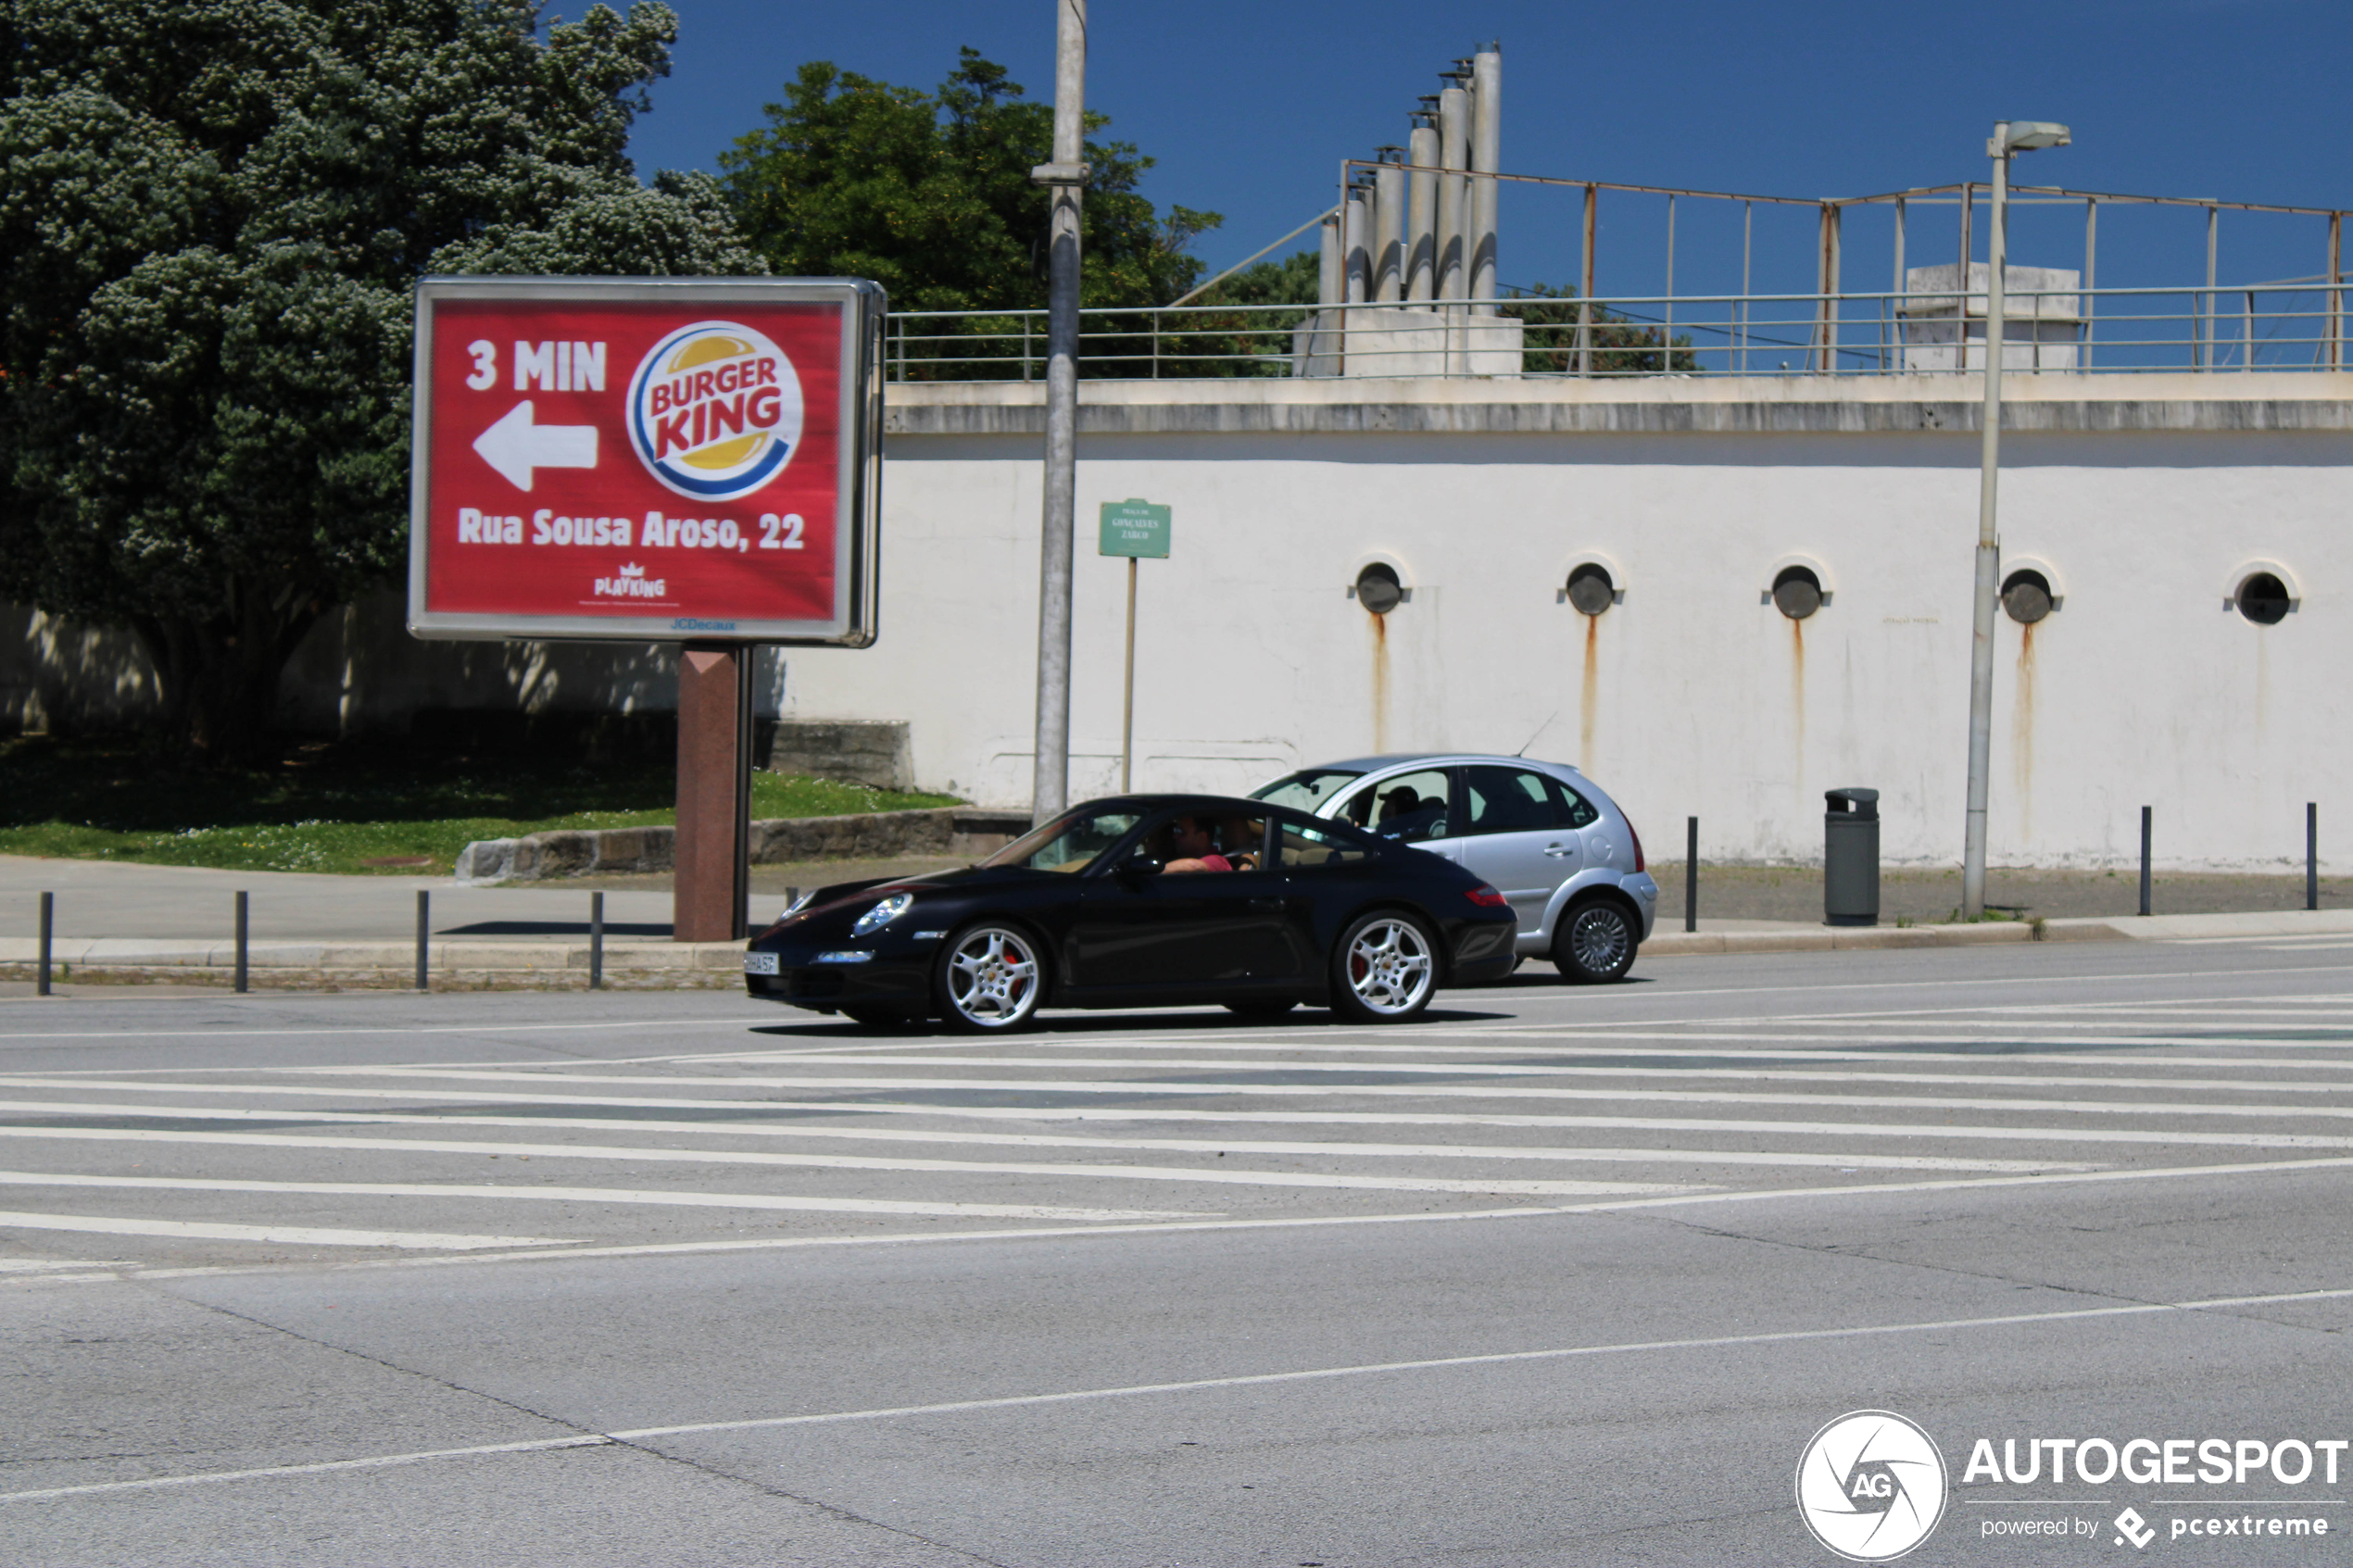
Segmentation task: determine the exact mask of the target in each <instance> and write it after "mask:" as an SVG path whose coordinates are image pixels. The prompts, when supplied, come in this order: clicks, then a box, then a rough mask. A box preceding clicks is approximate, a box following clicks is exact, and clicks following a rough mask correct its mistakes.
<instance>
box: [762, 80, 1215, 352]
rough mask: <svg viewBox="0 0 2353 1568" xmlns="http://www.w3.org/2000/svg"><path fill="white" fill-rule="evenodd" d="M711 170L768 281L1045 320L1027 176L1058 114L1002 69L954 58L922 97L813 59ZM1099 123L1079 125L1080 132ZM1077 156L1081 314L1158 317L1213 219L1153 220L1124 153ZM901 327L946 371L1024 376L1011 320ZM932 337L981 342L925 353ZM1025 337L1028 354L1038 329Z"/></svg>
mask: <svg viewBox="0 0 2353 1568" xmlns="http://www.w3.org/2000/svg"><path fill="white" fill-rule="evenodd" d="M766 112H767V117H768V123H767V124H766V125H765V126H764V127H762V128H761V129H760V130H758V131H755V132H751V133H750V134H749V135H746V136H743V137H740V138H738V139H737V141H736V144H735V146H734V147H733V148H731V149H730V150H728V151H727V152H725V153H723V154H722V155H721V156H720V164H721V167H722V169H724V176H723V183H724V188H725V190H726V193H727V196H728V199H729V201H730V202H731V203H732V204H733V205H734V207H735V211H736V220H737V222H738V223H739V224H740V225H741V227H742V230H743V232H744V234H745V236H746V237H747V239H748V240H749V243H750V244H751V245H752V246H753V247H754V248H755V249H757V250H758V251H759V252H760V253H761V256H762V257H765V258H766V260H767V263H768V265H769V267H770V269H771V270H774V271H776V272H779V273H783V274H786V275H800V276H819V277H822V276H849V277H861V278H872V279H874V280H875V282H879V283H881V284H882V285H883V287H884V288H885V289H886V290H887V291H888V292H889V295H890V304H891V308H892V310H893V311H895V312H896V311H912V310H961V311H988V310H1007V311H1010V310H1025V309H1032V310H1034V309H1042V308H1044V307H1045V305H1046V225H1047V217H1048V207H1049V196H1048V194H1047V192H1046V191H1045V189H1044V188H1043V187H1041V186H1038V185H1034V184H1032V183H1031V182H1030V179H1029V171H1030V170H1031V169H1033V168H1035V167H1037V166H1038V164H1041V163H1046V162H1049V161H1051V157H1052V153H1053V131H1054V114H1053V108H1052V107H1051V105H1047V104H1038V103H1031V102H1029V101H1027V100H1026V98H1025V97H1024V96H1023V92H1022V88H1021V87H1020V85H1019V84H1018V83H1016V82H1013V80H1012V79H1011V78H1010V77H1009V76H1008V75H1007V74H1006V71H1005V69H1004V68H1003V67H1002V66H1000V65H996V64H994V63H992V62H991V61H988V60H986V59H983V58H982V57H981V56H980V55H979V54H977V53H976V52H975V51H974V50H972V49H969V48H968V49H964V50H963V51H962V52H961V55H960V57H959V59H958V62H957V65H956V69H954V70H953V71H951V72H950V73H949V76H948V80H947V81H946V82H942V83H941V84H940V86H939V90H938V91H937V93H925V92H923V91H921V90H919V89H916V88H912V87H895V86H892V85H891V84H890V83H888V82H876V81H874V80H872V79H870V78H867V77H863V76H860V75H857V74H856V73H854V72H851V71H845V70H842V69H839V68H837V67H836V66H835V65H833V64H832V63H831V62H829V61H824V60H812V61H811V62H809V63H808V64H806V65H803V66H802V67H801V68H800V69H799V73H798V74H797V75H796V76H795V77H794V79H793V80H792V81H791V82H787V83H786V85H785V98H784V102H782V103H777V104H770V105H769V106H768V107H767V111H766ZM1109 123H1110V120H1109V119H1107V118H1106V117H1104V116H1102V115H1100V114H1089V115H1088V117H1087V124H1088V129H1089V130H1101V128H1103V127H1104V126H1106V125H1108V124H1109ZM1087 162H1088V164H1089V165H1090V166H1091V169H1092V171H1093V172H1092V174H1091V175H1090V177H1089V179H1088V185H1087V193H1086V197H1085V200H1084V203H1083V204H1082V207H1081V222H1082V229H1081V232H1080V250H1081V257H1082V261H1081V279H1080V284H1079V292H1080V299H1081V302H1082V303H1083V304H1085V305H1087V306H1089V307H1101V306H1114V307H1116V306H1144V305H1164V304H1166V303H1167V302H1168V301H1170V300H1172V299H1174V298H1176V296H1177V295H1181V294H1183V293H1185V291H1186V290H1188V289H1189V288H1191V287H1192V286H1193V284H1194V282H1196V281H1197V280H1199V278H1200V277H1201V276H1202V271H1203V268H1202V264H1201V262H1200V261H1199V260H1197V259H1196V258H1194V257H1192V256H1191V255H1189V253H1188V249H1187V247H1188V246H1189V245H1191V243H1192V241H1193V239H1194V238H1195V237H1196V236H1197V235H1199V234H1200V233H1202V232H1203V231H1204V230H1208V229H1212V228H1214V227H1216V226H1217V224H1218V223H1219V222H1220V221H1222V220H1220V218H1219V217H1218V215H1217V214H1215V213H1214V212H1196V211H1193V210H1192V209H1191V208H1189V207H1170V208H1169V211H1168V214H1167V216H1166V217H1162V216H1161V215H1160V214H1159V213H1158V211H1157V210H1156V209H1155V208H1154V207H1153V206H1152V204H1151V202H1149V201H1147V200H1146V199H1145V198H1144V197H1142V196H1140V195H1139V194H1136V185H1137V182H1139V180H1141V179H1142V177H1143V175H1144V172H1145V171H1146V170H1147V169H1151V167H1152V160H1151V158H1149V157H1144V156H1143V155H1142V154H1140V153H1139V152H1138V151H1137V149H1136V148H1135V146H1134V145H1133V144H1129V143H1126V142H1109V143H1100V142H1089V143H1088V144H1087ZM905 327H906V331H907V332H909V333H910V334H911V336H910V339H909V341H910V343H911V345H914V346H912V348H911V350H910V352H912V353H913V354H915V355H916V356H917V357H919V358H931V359H933V360H934V361H935V364H934V366H933V368H934V369H935V370H938V371H939V372H941V373H945V374H948V375H951V376H956V377H963V376H969V375H972V374H975V373H987V374H1008V375H1018V374H1020V373H1021V372H1020V370H1018V369H1017V368H1016V363H1015V362H1017V361H1019V360H1020V359H1021V358H1022V357H1023V348H1022V343H1021V338H1022V326H1021V322H1020V321H1019V320H1018V319H1016V318H1013V317H1010V316H1007V317H1002V318H998V319H995V320H976V321H974V320H968V321H964V322H961V323H957V324H956V325H955V326H954V327H953V328H949V327H940V328H934V329H926V328H925V326H924V325H923V324H922V323H909V324H905ZM1089 330H1090V331H1093V330H1096V329H1095V328H1093V327H1092V325H1091V324H1090V329H1089ZM935 334H937V335H952V336H957V337H961V338H965V339H968V340H972V339H977V341H963V342H956V343H947V344H941V343H932V344H929V345H925V341H924V340H925V338H926V337H928V336H932V335H935ZM1032 337H1033V340H1034V341H1033V343H1032V345H1031V347H1032V354H1031V356H1030V357H1031V358H1036V357H1037V356H1038V355H1040V354H1042V353H1043V351H1044V338H1045V333H1044V331H1043V328H1042V327H1035V328H1033V332H1032ZM1088 351H1089V353H1090V354H1093V353H1096V352H1098V351H1099V350H1098V348H1097V345H1089V350H1088ZM975 359H981V360H999V361H1006V362H1005V363H1001V364H993V365H992V364H980V365H975V364H974V363H973V362H972V361H974V360H975ZM938 361H946V363H940V362H938ZM1100 368H1101V367H1095V366H1090V367H1089V370H1090V372H1091V371H1094V370H1098V369H1100Z"/></svg>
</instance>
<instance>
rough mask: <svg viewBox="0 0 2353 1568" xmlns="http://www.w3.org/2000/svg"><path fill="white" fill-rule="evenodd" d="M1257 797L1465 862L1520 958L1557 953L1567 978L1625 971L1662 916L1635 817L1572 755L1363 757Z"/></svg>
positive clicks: (1294, 776) (1291, 779)
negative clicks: (1511, 929)
mask: <svg viewBox="0 0 2353 1568" xmlns="http://www.w3.org/2000/svg"><path fill="white" fill-rule="evenodd" d="M1251 796H1252V798H1253V799H1258V800H1265V801H1271V802H1273V803H1274V804H1276V805H1279V806H1290V807H1293V808H1295V809H1300V810H1304V811H1312V812H1314V813H1315V815H1317V816H1319V817H1337V818H1343V819H1345V820H1346V821H1348V822H1353V823H1355V824H1356V825H1357V826H1359V827H1362V828H1365V829H1367V830H1368V831H1370V832H1373V833H1377V834H1380V835H1381V836H1383V837H1385V838H1394V839H1398V840H1400V841H1401V842H1403V843H1406V844H1410V845H1412V846H1414V847H1416V848H1417V849H1425V850H1428V852H1430V853H1431V854H1433V855H1442V856H1444V857H1446V859H1450V860H1454V861H1457V862H1459V863H1460V864H1462V865H1464V866H1465V867H1466V868H1468V869H1469V870H1470V871H1472V872H1476V873H1478V875H1479V876H1481V877H1483V878H1485V879H1486V880H1487V881H1488V882H1489V883H1491V884H1493V885H1494V886H1495V887H1496V888H1497V889H1498V890H1499V891H1501V892H1502V893H1503V895H1504V897H1506V898H1508V899H1510V900H1511V904H1512V910H1513V912H1514V913H1515V914H1516V915H1518V917H1519V942H1518V947H1519V952H1520V954H1521V956H1522V957H1524V958H1526V957H1549V958H1551V959H1552V960H1553V961H1554V963H1555V964H1557V965H1559V966H1560V972H1561V973H1563V974H1564V975H1566V976H1567V977H1568V978H1569V979H1571V980H1575V981H1582V982H1588V983H1591V982H1599V981H1608V980H1617V979H1620V978H1622V977H1623V976H1624V975H1625V973H1626V972H1627V971H1628V970H1629V969H1630V968H1632V967H1633V964H1634V950H1635V949H1636V948H1637V947H1641V946H1642V942H1643V941H1644V939H1645V938H1647V937H1648V936H1649V935H1650V934H1651V925H1652V922H1654V921H1655V918H1656V916H1657V913H1658V884H1656V883H1655V882H1653V881H1652V880H1651V878H1650V872H1649V871H1648V870H1647V869H1646V868H1645V867H1644V865H1643V862H1642V839H1641V838H1640V837H1639V836H1638V835H1637V834H1635V832H1634V824H1633V823H1632V822H1629V821H1628V820H1627V818H1626V813H1625V812H1623V811H1621V810H1619V809H1617V802H1615V801H1613V800H1611V799H1610V797H1608V796H1606V795H1604V794H1603V793H1602V792H1601V791H1600V790H1599V789H1597V788H1595V787H1594V786H1593V783H1592V780H1590V779H1588V778H1586V777H1585V776H1584V775H1583V774H1582V773H1579V771H1577V770H1576V769H1574V768H1572V767H1570V766H1568V764H1567V763H1565V762H1539V761H1535V760H1533V759H1529V758H1524V757H1482V756H1473V755H1464V754H1458V753H1427V754H1416V755H1410V756H1394V757H1358V758H1353V759H1350V760H1347V761H1344V762H1327V763H1325V764H1323V765H1322V766H1320V767H1315V768H1302V769H1300V770H1299V771H1297V772H1294V773H1286V774H1284V775H1283V776H1282V777H1281V778H1279V779H1277V780H1275V781H1274V782H1273V783H1271V784H1262V785H1260V786H1259V787H1258V788H1257V789H1254V790H1252V791H1251Z"/></svg>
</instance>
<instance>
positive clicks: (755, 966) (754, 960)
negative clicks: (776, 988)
mask: <svg viewBox="0 0 2353 1568" xmlns="http://www.w3.org/2000/svg"><path fill="white" fill-rule="evenodd" d="M744 972H745V973H746V974H774V973H775V972H776V955H775V954H774V953H746V954H745V955H744Z"/></svg>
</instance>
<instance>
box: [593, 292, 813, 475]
mask: <svg viewBox="0 0 2353 1568" xmlns="http://www.w3.org/2000/svg"><path fill="white" fill-rule="evenodd" d="M628 419H629V445H631V447H632V448H634V449H635V452H636V454H637V460H638V461H639V462H641V463H643V464H645V465H646V471H647V472H648V473H650V474H652V475H653V476H654V478H655V479H657V480H659V481H660V482H661V483H662V484H663V485H664V486H665V487H667V488H668V489H670V490H672V491H674V492H675V493H677V494H678V495H686V496H691V497H693V498H694V499H696V500H698V501H732V500H735V499H736V498H737V497H739V496H743V495H750V494H751V493H752V492H753V491H755V490H758V489H759V488H760V487H761V485H763V484H766V483H768V482H769V481H770V480H772V479H774V478H775V477H776V473H777V470H780V469H782V468H783V467H784V466H785V464H786V462H787V461H789V460H790V459H791V458H792V453H793V448H794V447H796V446H798V445H799V444H800V421H801V400H800V378H799V376H798V375H796V374H795V373H794V372H793V368H792V361H791V360H790V359H787V358H785V351H784V350H783V349H781V348H778V347H777V346H776V345H775V343H774V341H773V340H771V339H770V338H769V337H768V335H767V334H766V333H764V332H757V331H755V330H753V329H752V328H750V327H747V326H744V325H742V324H741V323H739V322H736V321H697V322H695V323H694V324H693V325H692V326H686V327H680V328H679V329H678V330H677V331H675V332H672V333H670V334H669V335H668V336H667V337H664V338H663V339H662V340H661V342H660V343H658V344H656V345H654V346H653V347H652V349H651V350H649V351H648V353H647V355H646V357H645V358H643V359H641V360H639V361H638V362H637V371H636V374H635V375H633V376H632V377H630V379H629V405H628Z"/></svg>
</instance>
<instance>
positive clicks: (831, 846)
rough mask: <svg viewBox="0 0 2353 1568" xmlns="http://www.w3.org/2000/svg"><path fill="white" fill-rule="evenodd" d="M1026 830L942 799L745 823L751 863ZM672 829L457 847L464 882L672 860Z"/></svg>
mask: <svg viewBox="0 0 2353 1568" xmlns="http://www.w3.org/2000/svg"><path fill="white" fill-rule="evenodd" d="M1028 831H1029V814H1028V813H1027V812H1026V811H988V810H982V809H977V808H975V807H971V806H942V807H936V808H932V809H926V810H920V811H860V812H852V813H850V814H849V815H847V816H839V817H764V818H761V819H760V820H759V821H757V822H753V823H752V824H751V832H750V837H749V847H750V853H751V863H752V864H753V865H755V866H759V865H773V864H775V863H776V862H778V861H785V860H839V859H864V860H887V859H896V858H898V857H900V856H902V855H975V856H977V855H985V854H988V852H989V851H991V850H993V849H996V848H999V847H1002V846H1003V845H1005V844H1007V843H1010V842H1011V841H1012V840H1013V839H1015V838H1018V837H1019V836H1021V835H1022V834H1025V833H1027V832H1028ZM677 836H678V834H677V830H676V829H675V828H668V827H644V828H580V829H570V830H566V831H563V832H559V833H535V834H526V835H525V836H523V837H522V838H484V839H476V840H475V841H474V842H473V843H472V844H469V845H467V846H466V847H464V848H463V849H461V850H459V852H458V864H457V878H458V881H459V883H460V884H463V885H465V886H469V887H487V886H492V885H495V884H499V883H504V882H544V881H546V880H547V879H548V878H551V877H568V876H587V875H591V874H593V873H598V872H603V873H616V872H666V871H672V870H674V869H675V868H676V845H677Z"/></svg>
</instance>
